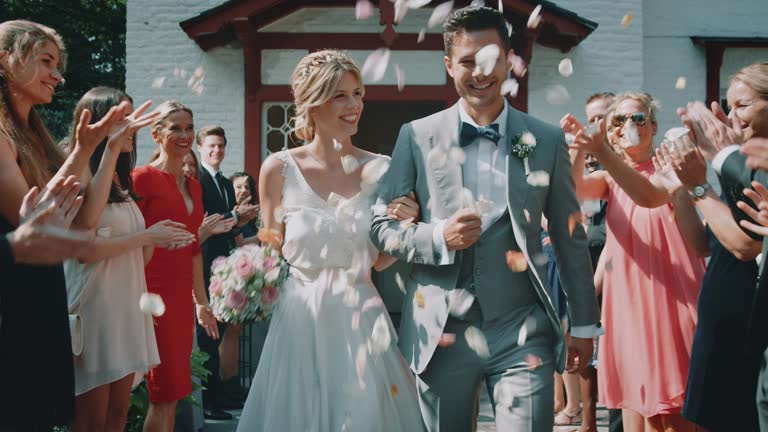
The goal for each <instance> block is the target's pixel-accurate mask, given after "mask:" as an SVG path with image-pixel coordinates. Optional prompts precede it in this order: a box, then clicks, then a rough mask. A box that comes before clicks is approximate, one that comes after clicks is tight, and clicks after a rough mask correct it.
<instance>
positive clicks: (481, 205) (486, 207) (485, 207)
mask: <svg viewBox="0 0 768 432" xmlns="http://www.w3.org/2000/svg"><path fill="white" fill-rule="evenodd" d="M475 208H476V209H477V212H478V213H480V216H483V215H486V214H488V212H489V211H491V209H492V208H493V201H491V200H488V199H486V198H485V196H483V195H482V194H480V197H479V198H477V202H476V203H475Z"/></svg>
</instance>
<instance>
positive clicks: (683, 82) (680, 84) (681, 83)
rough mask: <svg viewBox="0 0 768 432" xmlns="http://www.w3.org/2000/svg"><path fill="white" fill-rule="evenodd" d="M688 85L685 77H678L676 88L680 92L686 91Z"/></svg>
mask: <svg viewBox="0 0 768 432" xmlns="http://www.w3.org/2000/svg"><path fill="white" fill-rule="evenodd" d="M686 83H687V80H686V79H685V77H684V76H681V77H677V81H675V88H676V89H678V90H685V85H686Z"/></svg>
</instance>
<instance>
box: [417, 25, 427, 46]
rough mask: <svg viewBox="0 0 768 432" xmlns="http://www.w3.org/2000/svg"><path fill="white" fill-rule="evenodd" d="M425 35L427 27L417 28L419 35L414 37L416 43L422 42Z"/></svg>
mask: <svg viewBox="0 0 768 432" xmlns="http://www.w3.org/2000/svg"><path fill="white" fill-rule="evenodd" d="M426 36H427V29H425V28H423V27H422V28H421V29H419V36H418V37H417V38H416V43H422V42H424V38H425V37H426Z"/></svg>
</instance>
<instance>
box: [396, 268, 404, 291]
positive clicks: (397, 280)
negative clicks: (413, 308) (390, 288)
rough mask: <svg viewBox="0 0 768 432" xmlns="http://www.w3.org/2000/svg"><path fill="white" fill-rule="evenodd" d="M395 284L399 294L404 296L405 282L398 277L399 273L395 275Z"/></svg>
mask: <svg viewBox="0 0 768 432" xmlns="http://www.w3.org/2000/svg"><path fill="white" fill-rule="evenodd" d="M395 284H396V285H397V287H398V288H399V289H400V292H402V293H403V294H405V282H404V281H403V277H402V276H400V273H395Z"/></svg>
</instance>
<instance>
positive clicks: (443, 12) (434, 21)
mask: <svg viewBox="0 0 768 432" xmlns="http://www.w3.org/2000/svg"><path fill="white" fill-rule="evenodd" d="M451 10H453V0H451V1H447V2H445V3H441V4H440V5H438V6H437V7H436V8H435V9H434V10H433V11H432V14H431V15H430V16H429V21H428V22H427V27H429V28H432V27H434V26H436V25H442V24H443V21H445V19H446V18H448V15H450V14H451Z"/></svg>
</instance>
